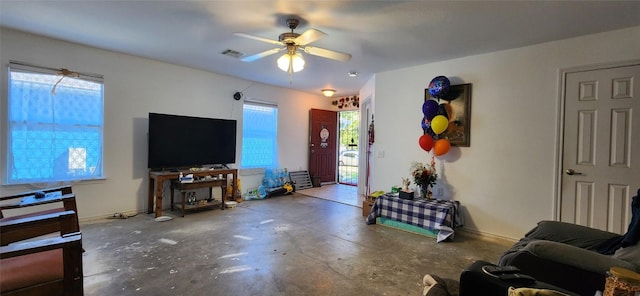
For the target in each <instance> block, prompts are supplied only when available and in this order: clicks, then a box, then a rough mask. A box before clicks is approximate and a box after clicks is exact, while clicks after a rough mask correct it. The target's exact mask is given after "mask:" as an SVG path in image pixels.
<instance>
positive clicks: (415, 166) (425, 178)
mask: <svg viewBox="0 0 640 296" xmlns="http://www.w3.org/2000/svg"><path fill="white" fill-rule="evenodd" d="M410 171H411V176H412V177H413V183H415V184H416V185H418V186H420V187H422V188H423V190H426V189H427V187H431V186H433V185H435V184H436V180H437V179H438V174H437V173H436V162H435V160H434V159H433V156H432V157H431V163H429V164H428V165H425V164H423V163H420V162H416V161H414V162H412V163H411V169H410Z"/></svg>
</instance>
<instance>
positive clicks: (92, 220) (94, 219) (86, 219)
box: [78, 210, 146, 224]
mask: <svg viewBox="0 0 640 296" xmlns="http://www.w3.org/2000/svg"><path fill="white" fill-rule="evenodd" d="M141 213H146V211H144V210H130V211H125V212H116V213H113V214H109V215H100V216H91V217H83V218H80V219H78V221H79V222H80V224H90V223H96V222H104V220H111V219H114V218H115V219H120V218H117V217H114V216H118V215H117V214H122V216H124V217H132V216H135V215H138V214H141Z"/></svg>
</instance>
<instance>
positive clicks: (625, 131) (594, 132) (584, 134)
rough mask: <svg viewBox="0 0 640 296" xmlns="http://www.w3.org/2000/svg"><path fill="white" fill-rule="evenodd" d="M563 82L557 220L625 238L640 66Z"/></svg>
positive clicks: (639, 137)
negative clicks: (560, 183) (562, 140)
mask: <svg viewBox="0 0 640 296" xmlns="http://www.w3.org/2000/svg"><path fill="white" fill-rule="evenodd" d="M565 77H566V79H565V97H564V102H565V113H564V119H565V120H564V147H563V163H562V169H563V175H562V185H561V186H562V188H561V197H560V220H561V221H566V222H571V223H576V224H580V225H585V226H589V227H593V228H598V229H602V230H607V231H611V232H616V233H621V234H622V233H625V232H626V231H627V226H628V224H629V221H630V220H631V197H633V196H634V195H635V193H636V191H637V190H638V188H639V187H640V159H639V158H640V117H638V115H637V114H636V115H635V116H634V113H638V112H640V65H639V64H637V63H636V64H633V65H629V66H620V67H611V68H604V69H598V70H589V71H580V72H572V73H567V74H566V76H565Z"/></svg>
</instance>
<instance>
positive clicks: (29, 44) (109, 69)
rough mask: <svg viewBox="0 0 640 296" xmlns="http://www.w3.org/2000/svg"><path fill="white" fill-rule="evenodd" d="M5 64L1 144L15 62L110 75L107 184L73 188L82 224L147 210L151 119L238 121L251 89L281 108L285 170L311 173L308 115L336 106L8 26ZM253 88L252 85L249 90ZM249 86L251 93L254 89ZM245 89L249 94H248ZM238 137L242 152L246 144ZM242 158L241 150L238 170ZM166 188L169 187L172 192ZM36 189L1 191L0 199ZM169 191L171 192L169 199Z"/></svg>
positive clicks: (2, 42)
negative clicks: (238, 97) (237, 96)
mask: <svg viewBox="0 0 640 296" xmlns="http://www.w3.org/2000/svg"><path fill="white" fill-rule="evenodd" d="M0 46H1V47H0V60H1V64H2V68H3V69H4V70H3V71H0V80H1V81H2V89H3V90H2V91H1V93H2V97H1V98H2V101H1V103H2V105H1V107H2V112H0V124H1V125H2V126H1V127H0V131H1V132H2V135H1V137H0V138H1V139H2V140H1V141H2V142H3V143H4V142H5V139H6V110H7V109H6V108H7V92H6V91H4V90H5V89H6V87H7V75H6V74H7V71H6V66H7V64H8V62H9V60H16V61H21V62H26V63H30V64H35V65H41V66H45V67H55V68H67V69H70V70H72V71H79V72H88V73H98V74H102V75H104V83H105V94H104V109H105V120H104V172H105V175H106V180H103V181H92V182H81V183H78V184H74V189H73V190H74V192H76V194H77V199H78V208H79V209H78V211H79V215H80V218H81V219H88V218H93V217H103V216H104V217H106V216H109V215H111V214H113V213H114V212H133V211H142V210H146V208H147V184H148V178H147V174H148V170H147V128H148V113H149V112H159V113H171V114H180V115H189V116H201V117H215V118H225V119H236V120H239V122H238V124H239V126H241V124H242V121H241V115H242V101H235V100H233V98H232V95H233V93H234V92H236V91H238V90H244V91H243V92H244V94H245V96H246V97H251V98H255V99H258V100H262V101H270V102H275V103H277V104H278V111H279V113H278V114H279V118H278V120H279V125H278V134H279V143H278V144H279V159H280V164H281V167H286V168H289V169H290V170H298V169H304V170H306V169H307V163H308V152H307V148H306V147H307V141H308V128H307V125H308V116H309V109H311V108H318V109H329V108H330V107H331V100H330V99H327V98H325V97H323V96H321V95H317V96H315V95H311V94H308V93H303V92H298V91H293V90H290V89H285V88H278V87H272V86H267V85H263V84H253V82H250V81H246V80H242V79H236V78H232V77H228V76H223V75H219V74H214V73H209V72H205V71H201V70H195V69H191V68H186V67H182V66H176V65H172V64H167V63H164V62H158V61H155V60H150V59H145V58H140V57H136V56H131V55H125V54H121V53H116V52H110V51H105V50H101V49H96V48H91V47H86V46H81V45H77V44H72V43H68V42H64V41H60V40H54V39H49V38H44V37H40V36H35V35H31V34H26V33H22V32H17V31H13V30H9V29H6V28H2V29H1V31H0ZM249 86H251V87H249ZM247 87H248V89H247ZM245 89H246V90H245ZM240 133H241V130H240V129H239V135H238V139H239V140H238V151H240V150H239V148H240V145H241V142H242V141H241V140H240V139H241V138H242V137H241V134H240ZM0 146H1V149H2V150H1V153H0V154H1V155H2V157H1V163H0V164H1V165H0V167H2V169H1V171H0V177H1V178H2V180H5V173H6V170H5V168H6V145H4V144H2V145H0ZM239 157H240V153H239V152H238V164H239ZM261 177H262V176H261V175H258V176H247V179H246V180H245V179H242V185H243V189H244V188H248V187H257V185H258V183H259V182H260V181H261ZM165 187H166V186H165ZM33 189H36V188H34V187H30V186H1V187H0V191H1V192H0V194H2V195H8V194H11V193H12V192H19V191H24V190H33ZM168 194H169V190H168V189H166V188H165V199H164V203H163V205H164V206H165V208H166V207H167V206H168V205H169V202H168V199H167V198H166V197H167V196H168Z"/></svg>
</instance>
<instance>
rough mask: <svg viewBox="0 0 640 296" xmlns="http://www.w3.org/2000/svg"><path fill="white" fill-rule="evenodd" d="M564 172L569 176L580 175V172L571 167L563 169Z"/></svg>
mask: <svg viewBox="0 0 640 296" xmlns="http://www.w3.org/2000/svg"><path fill="white" fill-rule="evenodd" d="M564 172H565V173H567V175H569V176H573V175H582V173H581V172H576V171H574V170H573V169H567V170H566V171H564Z"/></svg>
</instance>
